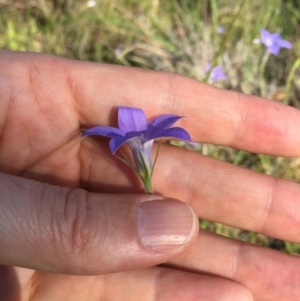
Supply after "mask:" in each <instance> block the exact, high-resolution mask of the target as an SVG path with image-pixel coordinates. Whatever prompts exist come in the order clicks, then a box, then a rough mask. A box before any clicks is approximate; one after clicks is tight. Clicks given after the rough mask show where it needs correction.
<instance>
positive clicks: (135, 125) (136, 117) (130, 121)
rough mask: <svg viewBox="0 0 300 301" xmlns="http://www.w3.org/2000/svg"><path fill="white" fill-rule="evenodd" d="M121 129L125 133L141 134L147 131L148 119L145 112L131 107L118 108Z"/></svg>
mask: <svg viewBox="0 0 300 301" xmlns="http://www.w3.org/2000/svg"><path fill="white" fill-rule="evenodd" d="M118 123H119V128H120V130H121V131H123V132H124V133H128V132H140V131H145V130H146V129H147V118H146V115H145V113H144V111H143V110H141V109H137V108H129V107H119V108H118Z"/></svg>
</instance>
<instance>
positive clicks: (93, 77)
mask: <svg viewBox="0 0 300 301" xmlns="http://www.w3.org/2000/svg"><path fill="white" fill-rule="evenodd" d="M5 55H7V54H6V52H2V56H3V57H4V56H5ZM8 56H9V57H8V58H9V59H10V63H12V62H13V61H17V64H19V65H20V63H22V62H23V63H24V62H25V63H28V64H31V65H34V67H35V70H38V72H37V73H38V74H39V79H41V80H40V81H42V82H41V83H39V89H40V90H41V94H42V95H43V96H44V101H47V100H51V101H52V102H53V101H54V100H56V99H59V97H56V96H55V95H54V96H53V95H52V94H51V93H50V92H49V91H50V90H51V89H52V88H53V87H51V86H49V83H56V84H57V85H59V86H60V87H64V91H63V92H64V93H62V90H60V91H61V97H67V96H72V97H73V99H74V108H75V109H76V110H77V112H78V117H79V122H80V124H81V126H84V127H88V126H92V125H108V124H109V125H112V126H113V125H115V124H114V123H115V121H116V116H114V113H112V112H113V111H112V108H115V107H117V106H131V107H139V108H141V109H143V110H144V111H145V113H146V115H147V117H149V118H151V117H154V116H156V115H159V114H163V113H173V114H178V115H182V116H185V117H186V118H185V119H182V120H180V121H179V124H181V126H183V127H184V128H186V129H187V130H188V131H189V132H190V134H191V136H192V139H193V140H194V141H201V142H204V143H213V144H219V145H225V146H231V147H234V148H238V149H243V150H247V151H250V152H258V153H266V154H271V155H281V156H296V155H299V154H300V113H299V112H298V110H296V109H294V108H291V107H287V106H285V105H282V104H280V103H278V102H274V101H270V100H266V99H262V98H260V97H257V96H250V95H244V94H241V93H237V92H233V91H226V90H222V89H219V88H216V87H213V86H210V85H207V84H204V83H200V82H198V81H196V80H193V79H189V78H186V77H183V76H179V75H176V74H172V73H167V72H158V71H150V70H145V69H139V68H132V67H123V66H114V65H105V64H97V63H90V62H80V61H74V60H67V59H63V58H57V57H53V56H49V55H44V54H24V53H22V54H20V53H11V52H8ZM12 56H15V58H16V59H17V60H13V59H12ZM58 78H59V82H58ZM42 79H43V80H42ZM45 79H46V80H47V81H45ZM47 98H49V99H47ZM50 98H51V99H50Z"/></svg>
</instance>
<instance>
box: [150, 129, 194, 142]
mask: <svg viewBox="0 0 300 301" xmlns="http://www.w3.org/2000/svg"><path fill="white" fill-rule="evenodd" d="M163 137H169V138H176V139H180V140H185V141H191V136H190V134H189V133H188V132H187V131H186V130H185V129H183V128H180V127H174V128H170V129H166V130H164V131H163V132H161V133H160V134H159V135H158V136H156V137H152V139H156V138H163Z"/></svg>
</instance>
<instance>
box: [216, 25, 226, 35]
mask: <svg viewBox="0 0 300 301" xmlns="http://www.w3.org/2000/svg"><path fill="white" fill-rule="evenodd" d="M217 33H219V34H222V33H224V27H223V26H221V25H219V26H218V27H217Z"/></svg>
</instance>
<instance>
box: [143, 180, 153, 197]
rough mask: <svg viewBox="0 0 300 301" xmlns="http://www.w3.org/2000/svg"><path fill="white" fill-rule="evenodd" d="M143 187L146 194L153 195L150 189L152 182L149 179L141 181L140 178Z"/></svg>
mask: <svg viewBox="0 0 300 301" xmlns="http://www.w3.org/2000/svg"><path fill="white" fill-rule="evenodd" d="M141 179H142V181H143V184H144V187H145V190H146V192H147V193H148V194H153V188H152V180H151V178H146V179H143V178H141Z"/></svg>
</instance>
